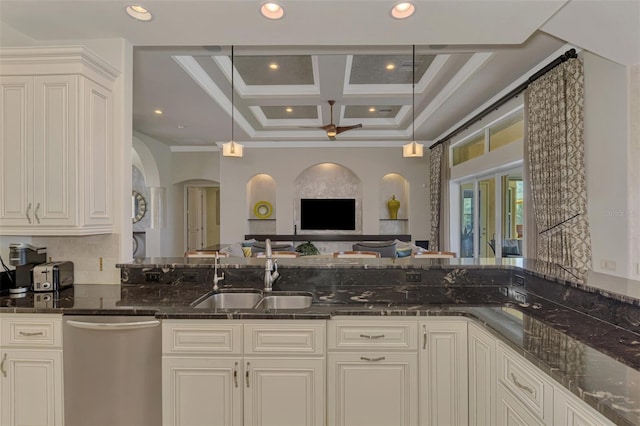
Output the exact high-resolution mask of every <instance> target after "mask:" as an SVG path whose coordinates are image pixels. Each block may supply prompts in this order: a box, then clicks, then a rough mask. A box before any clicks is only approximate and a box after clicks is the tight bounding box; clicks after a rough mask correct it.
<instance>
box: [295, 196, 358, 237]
mask: <svg viewBox="0 0 640 426" xmlns="http://www.w3.org/2000/svg"><path fill="white" fill-rule="evenodd" d="M300 229H301V230H309V231H321V230H327V231H329V230H334V231H355V229H356V200H355V199H353V198H302V199H301V200H300Z"/></svg>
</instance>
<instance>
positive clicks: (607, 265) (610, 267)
mask: <svg viewBox="0 0 640 426" xmlns="http://www.w3.org/2000/svg"><path fill="white" fill-rule="evenodd" d="M602 264H604V269H606V270H607V271H615V270H616V269H617V267H618V265H617V264H616V261H615V260H609V259H603V260H601V261H600V265H602Z"/></svg>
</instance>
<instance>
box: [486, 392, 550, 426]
mask: <svg viewBox="0 0 640 426" xmlns="http://www.w3.org/2000/svg"><path fill="white" fill-rule="evenodd" d="M496 399H497V410H496V419H497V423H496V424H498V425H502V426H544V425H545V423H544V421H543V420H542V419H540V418H539V417H537V416H535V415H534V414H532V413H531V412H530V411H529V409H528V408H527V407H525V406H524V405H523V404H522V402H521V401H520V400H518V399H517V398H516V397H514V396H513V394H512V393H511V392H509V391H508V390H506V389H505V387H504V386H502V385H501V384H498V386H497V393H496Z"/></svg>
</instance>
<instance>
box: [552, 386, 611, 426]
mask: <svg viewBox="0 0 640 426" xmlns="http://www.w3.org/2000/svg"><path fill="white" fill-rule="evenodd" d="M553 424H555V425H566V426H612V425H613V423H612V422H611V421H610V420H609V419H607V418H605V417H604V416H603V415H602V414H600V413H598V412H597V411H596V410H594V409H593V408H592V407H590V406H588V405H587V404H586V403H585V402H584V401H582V400H580V399H579V398H578V397H576V396H575V395H573V394H571V393H569V392H565V391H563V390H561V389H560V388H559V387H556V388H555V389H554V392H553Z"/></svg>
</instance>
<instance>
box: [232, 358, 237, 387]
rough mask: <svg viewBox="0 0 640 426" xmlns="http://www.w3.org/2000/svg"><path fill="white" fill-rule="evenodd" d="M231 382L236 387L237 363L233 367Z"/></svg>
mask: <svg viewBox="0 0 640 426" xmlns="http://www.w3.org/2000/svg"><path fill="white" fill-rule="evenodd" d="M233 383H234V384H235V385H236V387H238V363H237V362H236V365H235V366H234V367H233Z"/></svg>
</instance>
